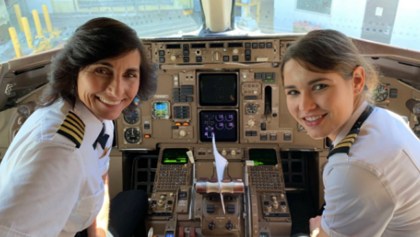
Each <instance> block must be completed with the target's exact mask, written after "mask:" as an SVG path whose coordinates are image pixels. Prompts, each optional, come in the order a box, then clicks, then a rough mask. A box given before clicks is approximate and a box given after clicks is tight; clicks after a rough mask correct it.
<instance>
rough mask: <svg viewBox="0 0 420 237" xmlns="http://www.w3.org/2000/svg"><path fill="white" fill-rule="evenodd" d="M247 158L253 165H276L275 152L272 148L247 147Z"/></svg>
mask: <svg viewBox="0 0 420 237" xmlns="http://www.w3.org/2000/svg"><path fill="white" fill-rule="evenodd" d="M249 159H250V160H252V161H254V165H255V166H259V165H277V153H276V150H274V149H257V148H255V149H249Z"/></svg>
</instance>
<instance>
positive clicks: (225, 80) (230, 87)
mask: <svg viewBox="0 0 420 237" xmlns="http://www.w3.org/2000/svg"><path fill="white" fill-rule="evenodd" d="M198 81H199V98H200V99H199V100H200V105H201V106H235V105H236V103H237V93H238V92H237V90H238V89H237V88H238V85H237V84H238V82H237V81H238V75H237V74H236V73H201V74H199V76H198Z"/></svg>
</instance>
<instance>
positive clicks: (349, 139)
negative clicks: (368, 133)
mask: <svg viewBox="0 0 420 237" xmlns="http://www.w3.org/2000/svg"><path fill="white" fill-rule="evenodd" d="M357 135H358V134H357V133H350V134H348V135H347V136H346V137H345V138H344V139H343V140H341V142H339V143H338V144H337V145H335V146H334V148H333V149H332V150H331V151H330V153H329V154H328V157H330V156H332V155H333V154H335V153H346V154H349V152H350V147H351V146H352V145H353V143H354V141H355V140H356V137H357Z"/></svg>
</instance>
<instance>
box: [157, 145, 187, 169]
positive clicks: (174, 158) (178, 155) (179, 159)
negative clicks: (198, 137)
mask: <svg viewBox="0 0 420 237" xmlns="http://www.w3.org/2000/svg"><path fill="white" fill-rule="evenodd" d="M187 151H188V149H187V148H167V149H165V150H163V153H162V164H166V165H181V164H186V163H187V162H188V156H187Z"/></svg>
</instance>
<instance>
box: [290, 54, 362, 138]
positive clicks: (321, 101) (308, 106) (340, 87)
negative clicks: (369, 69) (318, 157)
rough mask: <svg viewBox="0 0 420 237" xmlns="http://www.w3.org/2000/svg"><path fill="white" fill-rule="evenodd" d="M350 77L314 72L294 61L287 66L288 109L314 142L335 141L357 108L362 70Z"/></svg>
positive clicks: (356, 71)
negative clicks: (321, 140)
mask: <svg viewBox="0 0 420 237" xmlns="http://www.w3.org/2000/svg"><path fill="white" fill-rule="evenodd" d="M351 76H353V78H346V79H345V78H343V77H342V76H341V75H340V74H339V73H336V72H327V73H321V72H313V71H310V70H308V69H306V68H305V67H303V66H302V65H301V64H299V63H298V62H297V61H296V60H294V59H291V60H289V61H288V62H286V63H285V66H284V78H283V80H284V89H285V94H286V102H287V108H288V110H289V113H290V114H291V115H292V116H293V117H294V119H295V120H296V121H297V122H298V123H300V124H301V125H302V126H303V127H304V128H305V129H306V131H307V133H308V134H309V136H311V137H312V138H314V139H322V138H326V137H328V138H330V139H331V140H334V139H335V137H336V136H337V134H338V133H339V131H340V130H341V127H343V125H344V124H345V123H346V122H347V120H348V119H349V118H350V117H351V115H352V113H353V111H354V110H355V109H356V108H357V103H358V100H357V95H358V94H359V93H360V91H361V89H362V88H363V84H364V70H363V68H362V67H358V68H356V69H355V70H354V72H353V73H352V75H351ZM351 76H350V77H351Z"/></svg>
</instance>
